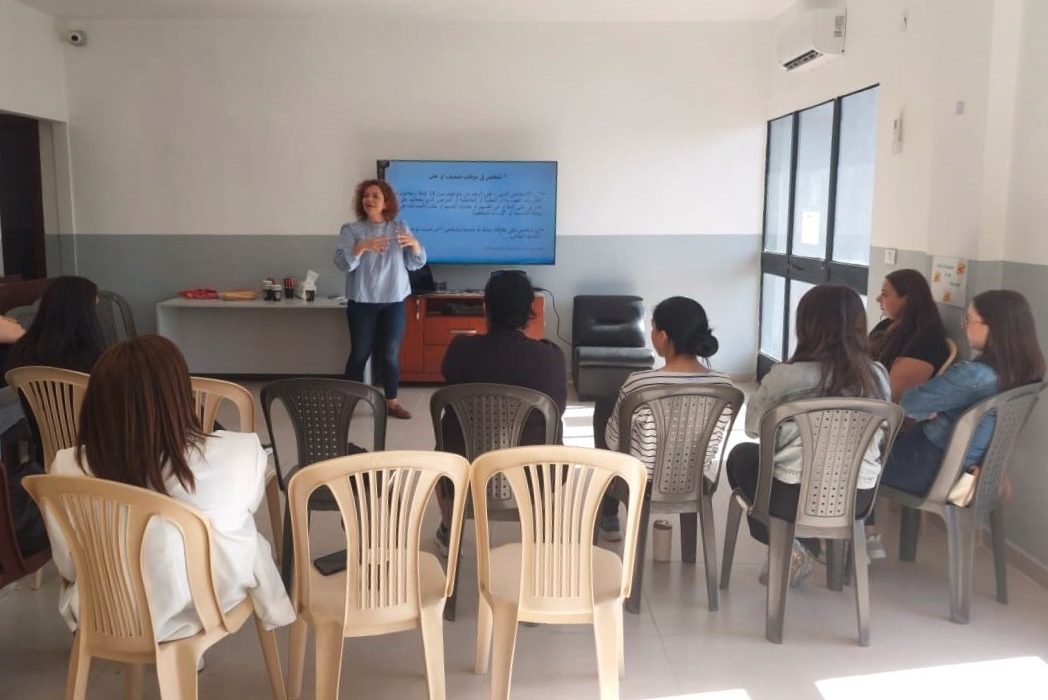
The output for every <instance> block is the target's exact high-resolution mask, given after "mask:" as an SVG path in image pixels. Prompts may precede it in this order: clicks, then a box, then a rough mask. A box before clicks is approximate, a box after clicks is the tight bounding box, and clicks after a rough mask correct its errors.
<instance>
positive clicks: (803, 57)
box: [776, 8, 848, 71]
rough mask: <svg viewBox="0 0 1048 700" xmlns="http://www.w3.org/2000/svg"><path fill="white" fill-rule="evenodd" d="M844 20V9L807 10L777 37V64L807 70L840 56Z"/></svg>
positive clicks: (845, 26) (842, 45)
mask: <svg viewBox="0 0 1048 700" xmlns="http://www.w3.org/2000/svg"><path fill="white" fill-rule="evenodd" d="M847 18H848V16H847V13H846V11H845V10H844V9H838V8H831V9H817V10H806V11H804V12H803V13H802V14H801V15H800V16H799V17H797V18H795V19H792V20H790V21H789V22H788V23H787V24H786V25H784V26H783V27H782V28H781V29H780V30H779V32H778V35H777V36H776V44H777V46H778V56H779V65H781V66H782V67H783V68H784V69H785V70H788V71H792V70H800V69H806V68H811V67H813V66H816V65H821V64H822V63H824V62H826V61H827V60H828V59H831V58H835V57H837V56H840V55H841V54H843V53H844V38H845V33H846V28H847V24H848V21H847Z"/></svg>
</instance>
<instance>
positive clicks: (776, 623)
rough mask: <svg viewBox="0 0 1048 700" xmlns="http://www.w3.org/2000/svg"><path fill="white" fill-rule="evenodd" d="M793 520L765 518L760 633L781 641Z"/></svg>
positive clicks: (775, 641) (791, 546)
mask: <svg viewBox="0 0 1048 700" xmlns="http://www.w3.org/2000/svg"><path fill="white" fill-rule="evenodd" d="M793 529H794V526H793V523H789V522H786V521H785V520H779V519H778V518H768V532H769V538H768V612H767V619H766V620H765V630H764V635H765V636H766V637H767V638H768V641H769V642H774V643H775V644H782V626H783V622H784V621H785V618H786V591H787V589H788V588H789V587H790V557H791V556H792V555H793Z"/></svg>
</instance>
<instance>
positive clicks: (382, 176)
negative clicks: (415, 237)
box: [375, 158, 560, 265]
mask: <svg viewBox="0 0 1048 700" xmlns="http://www.w3.org/2000/svg"><path fill="white" fill-rule="evenodd" d="M391 163H484V164H492V163H509V164H517V163H541V164H549V165H552V166H553V258H552V260H550V261H549V262H546V261H542V262H521V261H520V260H430V261H429V264H432V265H556V264H557V196H558V190H557V188H558V187H559V186H560V181H559V178H560V162H559V161H556V160H451V159H439V158H384V159H380V160H377V161H375V169H376V171H377V173H378V179H379V180H381V181H383V182H386V169H387V168H389V166H390V164H391ZM407 223H408V225H409V226H410V225H411V222H410V221H409V222H407Z"/></svg>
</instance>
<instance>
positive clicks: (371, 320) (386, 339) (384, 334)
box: [346, 301, 405, 399]
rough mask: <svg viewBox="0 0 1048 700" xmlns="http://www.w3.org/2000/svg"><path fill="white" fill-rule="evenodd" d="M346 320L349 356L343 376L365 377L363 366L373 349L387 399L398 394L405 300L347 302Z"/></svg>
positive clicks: (358, 378) (357, 378)
mask: <svg viewBox="0 0 1048 700" xmlns="http://www.w3.org/2000/svg"><path fill="white" fill-rule="evenodd" d="M346 319H347V320H348V321H349V359H348V360H346V379H349V380H352V381H354V382H362V381H364V367H365V365H367V363H368V358H369V357H371V353H372V350H374V352H375V360H376V363H377V365H378V366H377V367H376V368H375V369H376V370H378V372H379V374H380V376H381V377H382V386H383V387H384V388H385V390H386V398H387V399H395V398H397V385H398V384H399V383H400V341H401V340H403V338H404V321H405V317H404V302H403V301H397V302H394V303H392V304H365V303H360V302H356V301H350V302H349V303H348V304H346Z"/></svg>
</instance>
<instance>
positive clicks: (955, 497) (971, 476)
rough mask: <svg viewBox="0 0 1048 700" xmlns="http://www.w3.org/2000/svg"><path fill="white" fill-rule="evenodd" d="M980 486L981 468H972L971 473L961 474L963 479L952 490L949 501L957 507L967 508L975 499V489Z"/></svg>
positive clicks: (948, 497)
mask: <svg viewBox="0 0 1048 700" xmlns="http://www.w3.org/2000/svg"><path fill="white" fill-rule="evenodd" d="M978 485H979V467H972V469H971V471H966V472H965V473H963V474H961V478H959V479H958V480H957V483H956V484H954V485H953V488H952V489H950V495H949V496H947V500H948V501H949V502H950V503H952V504H954V505H955V506H961V507H962V508H967V507H968V506H969V505H971V503H972V500H973V499H974V498H975V489H976V488H977V487H978Z"/></svg>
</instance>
